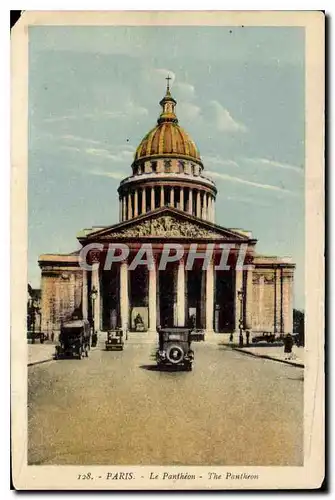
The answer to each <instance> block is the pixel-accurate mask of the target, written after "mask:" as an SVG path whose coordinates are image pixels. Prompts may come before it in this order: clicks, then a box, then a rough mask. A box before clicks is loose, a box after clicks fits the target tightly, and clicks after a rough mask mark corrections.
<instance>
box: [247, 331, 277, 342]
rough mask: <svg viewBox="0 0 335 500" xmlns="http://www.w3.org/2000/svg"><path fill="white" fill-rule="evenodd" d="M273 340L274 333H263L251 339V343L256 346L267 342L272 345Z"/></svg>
mask: <svg viewBox="0 0 335 500" xmlns="http://www.w3.org/2000/svg"><path fill="white" fill-rule="evenodd" d="M275 340H276V336H275V334H274V333H263V334H262V335H257V336H256V337H253V338H252V343H253V344H257V343H258V342H268V343H270V344H273V342H274V341H275Z"/></svg>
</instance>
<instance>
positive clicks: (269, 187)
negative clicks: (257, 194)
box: [208, 171, 298, 196]
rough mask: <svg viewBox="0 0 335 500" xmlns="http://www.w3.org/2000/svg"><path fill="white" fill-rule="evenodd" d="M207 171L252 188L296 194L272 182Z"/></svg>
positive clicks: (214, 175) (213, 175) (212, 174)
mask: <svg viewBox="0 0 335 500" xmlns="http://www.w3.org/2000/svg"><path fill="white" fill-rule="evenodd" d="M208 173H209V174H210V175H211V176H212V177H217V178H219V179H223V180H225V181H230V182H235V183H239V184H245V185H247V186H251V187H254V188H260V189H265V190H270V191H277V192H279V193H286V194H290V195H292V196H298V194H297V193H294V192H293V191H290V190H289V189H286V188H283V187H280V186H274V185H273V184H261V183H259V182H253V181H248V180H246V179H241V178H240V177H233V176H231V175H228V174H221V173H219V172H213V171H208Z"/></svg>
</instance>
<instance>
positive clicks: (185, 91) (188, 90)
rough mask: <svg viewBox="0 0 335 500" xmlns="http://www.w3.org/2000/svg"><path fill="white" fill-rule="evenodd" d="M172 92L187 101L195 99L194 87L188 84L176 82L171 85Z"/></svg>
mask: <svg viewBox="0 0 335 500" xmlns="http://www.w3.org/2000/svg"><path fill="white" fill-rule="evenodd" d="M173 90H175V91H176V92H177V94H178V96H179V98H181V99H185V100H188V99H194V97H195V87H194V85H192V84H190V83H186V82H178V81H176V82H175V83H174V84H173Z"/></svg>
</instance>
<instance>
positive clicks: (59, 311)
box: [41, 266, 82, 333]
mask: <svg viewBox="0 0 335 500" xmlns="http://www.w3.org/2000/svg"><path fill="white" fill-rule="evenodd" d="M41 289H42V297H41V321H42V324H41V328H42V331H43V332H46V333H51V331H52V330H54V331H56V332H57V331H59V329H60V324H61V321H67V320H68V319H70V318H71V316H72V315H73V313H74V312H75V311H79V312H81V302H82V270H81V269H72V268H68V267H65V268H64V267H61V266H58V267H57V269H50V268H47V269H45V268H44V269H42V283H41Z"/></svg>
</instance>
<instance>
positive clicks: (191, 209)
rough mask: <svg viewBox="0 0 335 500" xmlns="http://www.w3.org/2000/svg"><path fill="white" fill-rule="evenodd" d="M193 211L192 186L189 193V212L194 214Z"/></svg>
mask: <svg viewBox="0 0 335 500" xmlns="http://www.w3.org/2000/svg"><path fill="white" fill-rule="evenodd" d="M192 212H193V190H192V188H190V189H189V194H188V213H189V214H191V215H192Z"/></svg>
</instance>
